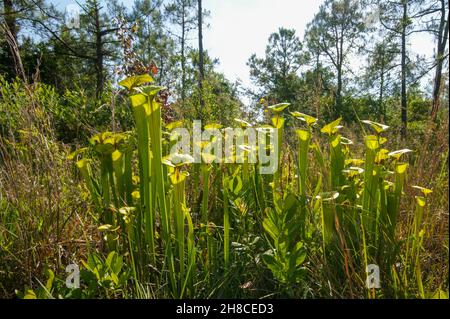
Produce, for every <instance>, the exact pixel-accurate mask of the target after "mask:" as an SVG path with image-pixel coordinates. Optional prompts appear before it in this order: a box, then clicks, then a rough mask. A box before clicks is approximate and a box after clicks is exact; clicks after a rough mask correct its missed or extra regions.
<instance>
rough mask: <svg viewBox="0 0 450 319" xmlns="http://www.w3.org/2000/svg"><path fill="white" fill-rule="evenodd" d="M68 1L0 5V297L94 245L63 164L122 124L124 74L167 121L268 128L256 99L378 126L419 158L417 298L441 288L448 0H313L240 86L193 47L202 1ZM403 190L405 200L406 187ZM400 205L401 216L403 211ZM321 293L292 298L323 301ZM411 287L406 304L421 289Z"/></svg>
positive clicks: (76, 182) (69, 169) (289, 125)
mask: <svg viewBox="0 0 450 319" xmlns="http://www.w3.org/2000/svg"><path fill="white" fill-rule="evenodd" d="M203 2H206V1H203ZM274 5H276V4H274ZM67 8H69V9H67ZM67 8H66V10H61V6H58V5H57V3H55V1H48V0H2V1H0V138H1V139H0V173H1V176H0V187H1V193H0V195H1V196H0V210H1V211H0V244H1V246H0V248H1V249H0V296H6V297H11V296H14V295H16V293H17V291H15V289H18V290H20V291H23V290H24V289H23V288H24V287H39V285H38V284H37V283H36V278H39V280H40V281H41V282H44V281H45V278H47V277H46V276H47V273H46V272H45V271H44V270H45V269H46V268H48V265H51V267H50V268H52V267H53V270H54V271H55V272H57V270H58V269H59V270H60V271H61V269H62V268H61V267H62V266H61V265H62V264H63V262H62V261H61V259H63V260H69V259H76V258H77V256H78V257H79V256H85V255H87V254H88V252H86V242H87V241H89V242H95V241H98V242H100V241H101V240H100V237H101V236H100V235H99V234H98V233H96V226H95V225H92V224H91V222H89V221H88V220H89V216H86V215H85V214H84V213H83V212H90V211H91V206H90V204H88V199H89V195H87V194H86V190H85V188H84V187H85V186H83V184H82V183H80V176H78V175H77V173H76V172H75V171H76V169H75V168H74V167H73V163H70V162H68V161H67V155H68V154H70V153H71V152H73V151H74V150H76V149H78V148H80V147H82V146H83V145H86V144H88V143H89V139H90V138H91V136H93V135H94V134H97V133H99V132H102V131H111V132H127V131H131V130H132V129H133V127H134V120H133V114H132V112H131V111H130V106H129V102H128V97H127V94H126V92H125V91H124V90H123V89H122V88H121V87H119V85H118V84H117V83H118V82H119V81H120V80H122V79H124V78H125V77H127V76H131V75H136V74H150V75H151V76H152V77H153V78H154V79H155V82H156V83H158V84H159V85H161V86H164V87H165V89H164V91H163V92H162V94H161V95H162V97H163V100H164V103H163V107H162V117H163V123H165V124H167V123H171V122H175V121H178V120H183V121H187V122H189V121H192V120H195V119H201V120H202V122H203V123H204V124H206V123H220V124H221V125H223V126H224V127H225V126H235V125H236V122H235V121H234V119H235V118H238V119H242V120H245V121H247V122H249V123H263V122H267V121H270V115H269V113H268V112H267V110H266V109H265V107H266V106H267V105H272V104H277V103H282V102H287V103H290V106H289V111H290V112H296V111H297V112H301V113H305V114H308V115H311V116H313V117H316V118H318V119H319V121H320V123H321V124H324V123H329V122H331V121H333V120H336V119H337V118H340V117H341V118H342V124H344V125H345V127H346V128H345V129H346V134H347V136H348V137H349V138H352V139H353V138H354V139H355V140H356V139H357V136H360V135H361V134H362V133H364V128H363V126H362V125H361V122H360V120H371V121H375V122H378V123H381V124H385V125H388V126H389V127H390V129H389V132H388V134H389V136H388V139H389V143H390V146H392V149H394V147H396V149H400V148H406V147H408V148H410V149H412V150H414V151H415V152H416V153H414V155H413V156H411V158H410V163H411V169H412V171H411V172H410V175H409V177H408V178H409V181H410V182H411V183H412V184H420V185H422V186H424V187H428V188H430V189H433V192H434V193H433V194H434V197H433V200H432V201H431V202H430V204H429V205H430V211H431V212H432V213H430V214H431V215H430V216H432V217H430V220H432V222H430V225H432V226H430V227H431V228H432V229H434V230H433V231H430V233H429V234H430V237H428V238H427V239H426V240H425V243H424V247H426V248H424V251H426V252H427V253H426V255H425V256H424V257H423V260H424V265H425V266H423V269H424V270H423V271H424V273H427V274H429V277H427V278H428V279H429V280H428V281H427V282H425V284H424V285H425V286H426V289H425V290H426V291H427V292H429V293H431V294H433V293H434V292H435V291H440V290H439V289H442V290H444V291H445V290H448V265H445V263H446V262H445V261H447V263H448V197H447V195H446V194H447V191H448V133H447V131H448V112H449V109H448V108H449V72H448V61H449V59H448V52H449V50H448V47H449V45H448V39H449V35H448V33H449V25H448V21H449V4H448V1H447V0H428V1H425V0H396V1H390V0H389V1H388V0H358V1H356V0H325V1H324V2H323V4H322V5H321V6H320V9H319V11H318V12H317V13H316V14H315V15H314V17H313V19H312V20H311V21H309V23H308V24H307V28H306V30H305V32H304V36H303V38H300V37H299V35H298V33H297V32H296V30H293V29H288V28H284V27H282V24H283V23H282V21H280V28H279V29H277V30H273V33H272V34H271V35H270V37H269V38H268V39H267V45H266V50H265V53H264V55H262V56H257V55H256V54H253V55H251V56H249V57H248V61H247V65H248V69H249V74H250V79H251V81H252V85H250V86H246V85H243V84H242V83H241V82H240V81H234V80H231V79H228V78H227V77H226V76H225V75H224V74H222V73H220V72H219V71H218V63H219V60H218V59H217V58H216V57H214V56H210V54H209V53H208V51H207V50H205V49H204V44H203V34H204V30H206V29H207V28H208V24H209V19H210V17H211V16H213V15H214V12H209V11H208V10H205V9H204V8H203V7H202V0H135V1H134V3H133V5H132V6H125V5H124V4H122V3H121V2H120V1H118V0H113V1H97V0H86V1H84V2H82V3H80V4H77V5H75V6H72V7H67ZM74 8H76V10H75V9H74ZM74 10H75V11H74ZM77 14H79V20H77ZM230 23H232V18H231V17H230ZM255 32H258V30H255ZM417 34H428V35H431V39H433V40H432V42H430V43H429V46H430V47H433V52H434V53H433V56H430V57H426V56H420V55H416V54H414V52H413V50H412V48H411V46H410V45H409V43H410V41H411V38H412V37H414V36H416V35H417ZM236 37H239V34H236ZM217 41H221V40H220V39H217ZM229 45H230V46H233V43H229ZM355 65H358V66H359V67H358V72H356V71H355ZM296 123H297V122H295V119H294V118H292V117H289V118H287V119H286V122H285V130H286V131H287V133H285V135H284V138H285V139H286V145H288V148H287V149H288V150H290V149H291V147H292V148H293V145H294V144H295V141H296V137H295V133H294V130H295V129H296V127H297V124H296ZM358 147H361V144H358ZM195 182H196V181H195V180H194V183H195ZM197 182H198V180H197ZM405 192H406V196H407V198H408V201H409V203H413V202H414V201H415V200H414V195H413V191H412V190H411V189H408V190H405ZM194 193H195V192H194ZM195 195H196V197H195V198H194V195H190V196H188V199H187V201H188V202H189V203H192V205H193V206H195V205H197V206H199V205H200V204H198V202H199V200H198V199H197V197H199V196H201V195H198V194H197V193H195ZM211 196H212V195H211ZM408 205H409V204H405V206H402V207H403V208H402V209H403V211H404V212H407V211H408V209H409V210H412V209H411V207H412V206H411V205H409V206H408ZM3 211H4V212H5V213H3ZM2 214H3V215H2ZM405 214H406V215H405V216H409V215H407V213H405ZM433 216H434V217H433ZM407 220H408V219H407V218H405V219H404V221H405V224H407V222H406V221H407ZM7 225H10V226H11V227H12V228H9V227H10V226H7ZM87 229H89V235H87V234H86V230H87ZM403 235H404V232H402V231H401V230H400V232H399V236H400V237H401V236H403ZM55 247H57V248H55ZM88 250H89V249H88ZM101 250H102V248H99V251H101ZM80 258H81V257H80ZM52 265H53V266H52ZM55 265H56V266H55ZM58 267H59V268H58ZM239 269H241V268H239ZM255 269H256V270H255V271H258V270H257V269H259V268H258V267H256V268H255ZM241 271H242V270H241ZM249 276H256V274H250V275H249ZM261 278H264V276H263V277H261ZM236 280H237V279H236ZM312 280H313V281H320V280H321V279H317V278H315V277H314V276H313V279H312ZM263 281H264V280H263V279H261V280H260V281H259V282H258V281H257V280H256V279H255V280H253V283H254V285H255V287H256V288H255V289H256V290H255V291H258V292H257V293H255V294H254V295H252V292H243V293H242V294H241V293H237V294H234V293H233V292H232V291H233V290H232V288H230V287H235V286H236V285H238V284H244V283H243V282H238V283H236V282H234V286H233V282H232V280H231V281H226V282H224V283H223V285H224V287H225V288H223V289H224V290H223V291H222V292H220V291H221V290H220V289H219V288H217V290H215V289H213V290H211V291H208V292H204V291H203V292H201V293H198V294H197V295H196V296H206V297H210V296H222V297H223V296H234V297H236V296H238V297H239V296H262V295H265V294H266V293H268V292H267V291H263V289H262V288H261V287H260V288H261V290H258V289H259V288H258V287H259V286H258V284H260V285H262V286H263V285H264V284H263ZM324 282H325V281H324ZM332 283H333V291H334V295H333V294H332V293H331V295H332V296H333V297H335V296H346V297H348V296H351V297H353V292H351V293H350V292H349V291H351V289H352V288H351V286H350V288H349V289H350V290H349V291H348V290H346V289H347V287H346V288H345V289H344V288H343V289H344V290H345V291H344V292H342V291H341V292H338V291H339V289H340V288H339V287H340V284H339V280H337V279H336V281H333V280H332ZM216 284H217V285H218V287H219V286H220V285H222V284H219V283H216ZM227 285H229V286H227ZM318 286H319V285H318ZM419 286H420V284H419ZM220 287H221V286H220ZM226 287H228V288H229V290H226ZM277 287H278V286H277ZM314 287H315V286H314ZM324 287H328V284H325V283H324V284H323V286H321V288H317V287H315V288H311V289H310V290H307V291H306V292H305V293H304V295H303V296H310V297H311V296H312V297H315V296H327V297H329V296H330V295H327V293H325V292H324V291H325V290H327V289H328V288H324ZM278 288H279V287H278ZM278 288H273V287H272V288H271V289H275V290H276V289H278ZM330 289H331V288H330ZM334 289H336V290H334ZM25 290H26V289H25ZM356 290H357V288H356ZM419 290H420V289H419ZM421 290H422V294H417V295H414V294H410V295H409V297H411V296H412V295H414V296H418V295H421V296H422V297H423V296H425V295H424V294H423V290H424V289H423V287H422V289H421ZM102 291H103V290H102ZM106 291H107V290H106ZM217 291H219V292H217ZM224 291H225V292H224ZM244 291H245V289H244ZM280 291H281V290H280ZM103 294H104V293H103V292H102V293H100V295H101V296H104V295H103ZM302 294H303V292H302ZM285 295H286V291H284V290H283V291H282V292H281V293H280V295H279V296H285ZM287 295H288V296H291V297H292V296H294V295H295V296H299V294H295V293H293V292H289V293H287ZM91 296H98V294H97V295H96V294H95V293H93V295H91ZM106 296H107V297H114V296H123V294H122V292H120V291H113V292H111V293H108V291H107V292H106ZM133 296H136V295H133ZM152 296H158V293H155V292H152ZM164 296H166V295H164ZM386 296H392V294H391V295H390V294H389V293H386ZM395 296H397V297H398V295H395ZM401 296H403V297H404V296H407V295H406V294H405V295H401ZM172 297H173V295H172ZM369 297H370V296H369Z"/></svg>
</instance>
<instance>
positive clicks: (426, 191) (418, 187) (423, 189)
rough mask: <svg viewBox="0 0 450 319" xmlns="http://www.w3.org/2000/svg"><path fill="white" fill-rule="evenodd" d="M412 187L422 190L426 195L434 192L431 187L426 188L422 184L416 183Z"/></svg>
mask: <svg viewBox="0 0 450 319" xmlns="http://www.w3.org/2000/svg"><path fill="white" fill-rule="evenodd" d="M412 187H413V188H415V189H418V190H420V191H421V192H422V194H423V195H424V196H427V195H429V194H431V193H432V192H433V191H432V190H431V189H429V188H425V187H420V186H416V185H414V186H412Z"/></svg>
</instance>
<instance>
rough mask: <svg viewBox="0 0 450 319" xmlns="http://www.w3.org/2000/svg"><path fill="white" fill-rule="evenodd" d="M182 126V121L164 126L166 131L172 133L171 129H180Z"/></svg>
mask: <svg viewBox="0 0 450 319" xmlns="http://www.w3.org/2000/svg"><path fill="white" fill-rule="evenodd" d="M182 126H183V121H173V122H170V123H168V124H166V129H168V130H169V131H172V130H173V129H175V128H178V127H182Z"/></svg>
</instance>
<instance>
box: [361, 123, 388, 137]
mask: <svg viewBox="0 0 450 319" xmlns="http://www.w3.org/2000/svg"><path fill="white" fill-rule="evenodd" d="M361 122H363V123H364V124H368V125H370V127H372V129H373V130H374V131H375V132H377V134H380V133H381V132H384V131H386V130H387V129H388V128H389V126H387V125H384V124H381V123H377V122H373V121H369V120H362V121H361Z"/></svg>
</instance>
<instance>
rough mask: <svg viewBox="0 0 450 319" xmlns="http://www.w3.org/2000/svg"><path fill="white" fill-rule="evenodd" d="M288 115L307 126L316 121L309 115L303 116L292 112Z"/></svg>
mask: <svg viewBox="0 0 450 319" xmlns="http://www.w3.org/2000/svg"><path fill="white" fill-rule="evenodd" d="M290 113H291V115H292V116H294V117H295V118H298V119H299V120H302V121H304V122H306V124H307V125H308V126H313V125H314V124H316V122H317V119H316V118H315V117H312V116H310V115H307V114H304V113H300V112H298V111H294V112H290Z"/></svg>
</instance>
